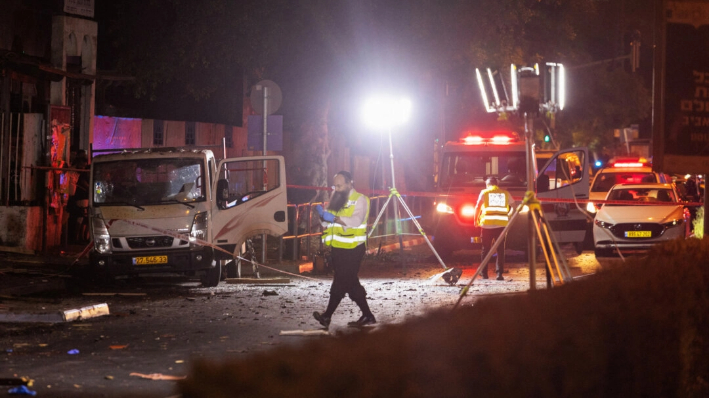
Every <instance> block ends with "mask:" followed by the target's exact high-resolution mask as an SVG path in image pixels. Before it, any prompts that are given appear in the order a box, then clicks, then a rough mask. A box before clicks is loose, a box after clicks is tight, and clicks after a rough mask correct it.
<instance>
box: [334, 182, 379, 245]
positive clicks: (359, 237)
mask: <svg viewBox="0 0 709 398" xmlns="http://www.w3.org/2000/svg"><path fill="white" fill-rule="evenodd" d="M360 196H364V195H362V194H361V193H359V192H357V191H355V190H354V189H352V191H351V192H350V196H349V198H348V199H347V203H346V204H345V207H343V208H342V209H340V210H339V211H337V212H336V213H334V214H335V217H352V214H353V213H354V211H355V203H357V199H359V197H360ZM364 197H365V199H366V200H367V212H366V214H365V215H364V220H362V224H360V225H358V226H356V227H348V228H347V231H345V229H344V228H342V225H340V224H337V223H334V222H333V223H330V224H329V225H328V226H327V228H325V230H324V231H323V234H322V241H323V243H324V244H325V245H326V246H332V247H339V248H342V249H354V248H355V247H357V246H359V245H360V244H362V243H365V242H366V241H367V220H368V219H369V197H367V196H364Z"/></svg>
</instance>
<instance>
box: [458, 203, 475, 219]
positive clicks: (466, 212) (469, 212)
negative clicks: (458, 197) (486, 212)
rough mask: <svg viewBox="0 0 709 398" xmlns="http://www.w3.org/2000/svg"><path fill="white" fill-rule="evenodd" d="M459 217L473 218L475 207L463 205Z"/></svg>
mask: <svg viewBox="0 0 709 398" xmlns="http://www.w3.org/2000/svg"><path fill="white" fill-rule="evenodd" d="M460 216H461V217H464V218H473V217H475V205H471V204H465V205H463V206H462V207H461V208H460Z"/></svg>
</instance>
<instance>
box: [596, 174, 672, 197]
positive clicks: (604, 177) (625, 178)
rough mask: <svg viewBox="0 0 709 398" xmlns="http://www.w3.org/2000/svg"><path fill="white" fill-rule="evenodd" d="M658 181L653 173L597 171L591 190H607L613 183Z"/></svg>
mask: <svg viewBox="0 0 709 398" xmlns="http://www.w3.org/2000/svg"><path fill="white" fill-rule="evenodd" d="M647 182H658V181H657V179H656V178H655V174H653V173H651V172H648V173H615V172H610V173H599V174H598V175H597V176H596V179H595V180H594V181H593V186H592V187H591V192H608V191H610V189H611V188H612V187H613V185H615V184H642V183H647Z"/></svg>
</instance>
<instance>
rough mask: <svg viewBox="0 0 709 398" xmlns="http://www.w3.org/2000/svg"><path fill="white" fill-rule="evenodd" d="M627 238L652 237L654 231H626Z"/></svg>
mask: <svg viewBox="0 0 709 398" xmlns="http://www.w3.org/2000/svg"><path fill="white" fill-rule="evenodd" d="M625 237H626V238H651V237H652V231H625Z"/></svg>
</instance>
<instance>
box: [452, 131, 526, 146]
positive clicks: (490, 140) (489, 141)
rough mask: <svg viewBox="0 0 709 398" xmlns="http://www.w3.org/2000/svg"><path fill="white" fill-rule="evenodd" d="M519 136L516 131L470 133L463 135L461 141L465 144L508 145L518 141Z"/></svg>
mask: <svg viewBox="0 0 709 398" xmlns="http://www.w3.org/2000/svg"><path fill="white" fill-rule="evenodd" d="M517 140H518V138H517V137H516V135H515V134H514V133H511V134H495V135H492V136H491V135H488V134H486V135H480V134H468V135H467V136H465V137H463V138H462V139H461V141H462V142H463V144H465V145H507V144H509V143H511V142H513V141H517Z"/></svg>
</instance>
